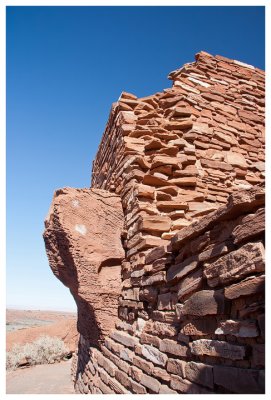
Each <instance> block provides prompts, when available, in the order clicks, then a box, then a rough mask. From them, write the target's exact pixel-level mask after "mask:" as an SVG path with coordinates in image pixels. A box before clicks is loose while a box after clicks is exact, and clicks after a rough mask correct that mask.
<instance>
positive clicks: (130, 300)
mask: <svg viewBox="0 0 271 400" xmlns="http://www.w3.org/2000/svg"><path fill="white" fill-rule="evenodd" d="M169 77H170V79H172V80H173V86H172V88H170V89H165V90H164V91H163V92H161V93H156V94H154V95H151V96H148V97H145V98H140V99H139V98H137V97H136V96H134V95H132V94H128V93H122V95H121V96H120V98H119V100H118V102H117V103H115V104H113V106H112V109H111V112H110V116H109V120H108V124H107V126H106V129H105V133H104V135H103V138H102V141H101V144H100V147H99V150H98V153H97V156H96V159H95V160H94V163H93V170H92V189H83V190H79V189H63V190H60V191H58V192H57V193H56V195H55V198H54V200H53V203H52V206H51V210H50V213H49V216H48V218H47V220H46V230H45V234H44V237H45V242H46V248H47V254H48V257H49V262H50V266H51V268H52V270H53V272H54V273H55V275H56V276H57V277H58V278H59V279H61V280H62V282H63V283H64V284H66V286H68V287H69V288H70V290H71V292H72V294H73V295H74V297H75V299H76V302H77V304H78V326H79V331H80V333H81V335H80V341H79V344H78V351H77V353H76V355H75V357H74V360H73V370H72V373H73V377H74V383H75V388H76V391H77V392H78V393H80V392H81V393H142V394H144V393H161V394H162V393H263V392H264V375H263V374H264V320H265V319H264V190H263V188H264V147H265V142H264V72H263V71H261V70H259V69H257V68H254V67H253V66H250V65H246V64H243V63H241V62H239V61H235V60H229V59H227V58H225V57H221V56H216V57H213V56H211V55H210V54H207V53H205V52H201V53H199V54H197V55H196V61H195V62H194V63H190V64H186V65H184V67H183V68H181V69H179V70H177V71H174V72H172V73H171V74H170V75H169ZM79 204H80V205H79ZM111 313H112V319H110V314H111Z"/></svg>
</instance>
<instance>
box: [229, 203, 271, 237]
mask: <svg viewBox="0 0 271 400" xmlns="http://www.w3.org/2000/svg"><path fill="white" fill-rule="evenodd" d="M264 230H265V210H264V209H263V208H260V209H259V210H257V211H256V213H255V214H249V215H246V216H245V217H243V218H242V219H241V223H240V224H239V225H237V226H236V227H235V228H234V229H233V231H232V236H233V238H234V243H235V244H239V243H240V242H242V241H244V240H248V239H250V238H253V237H255V236H257V235H259V234H262V233H263V232H264Z"/></svg>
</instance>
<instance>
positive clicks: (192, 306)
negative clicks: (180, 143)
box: [177, 290, 224, 317]
mask: <svg viewBox="0 0 271 400" xmlns="http://www.w3.org/2000/svg"><path fill="white" fill-rule="evenodd" d="M223 312H224V296H223V294H222V293H221V292H220V291H214V290H201V291H199V292H197V293H194V294H192V296H191V297H189V299H188V300H187V301H186V302H185V303H184V304H183V305H182V304H181V305H178V308H177V313H178V316H179V317H181V316H183V315H195V316H199V317H200V316H204V315H212V314H215V315H216V314H223Z"/></svg>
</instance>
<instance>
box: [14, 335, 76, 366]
mask: <svg viewBox="0 0 271 400" xmlns="http://www.w3.org/2000/svg"><path fill="white" fill-rule="evenodd" d="M68 353H69V350H68V349H67V347H66V346H65V344H64V342H63V341H62V340H61V339H59V338H57V337H50V336H42V337H40V338H39V339H37V340H35V341H34V342H33V343H27V344H25V345H24V346H20V345H15V346H13V348H12V350H11V351H9V352H8V353H7V359H6V368H7V369H16V368H17V367H18V365H19V364H20V363H21V362H22V360H24V361H25V362H28V363H29V364H30V365H36V364H50V363H53V362H55V361H60V360H62V359H63V358H64V357H65V356H66V355H67V354H68Z"/></svg>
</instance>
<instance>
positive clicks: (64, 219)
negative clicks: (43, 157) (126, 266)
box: [43, 188, 124, 346]
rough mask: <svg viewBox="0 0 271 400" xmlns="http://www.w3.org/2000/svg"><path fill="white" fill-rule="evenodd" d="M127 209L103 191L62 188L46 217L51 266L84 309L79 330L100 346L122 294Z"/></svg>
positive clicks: (115, 315) (79, 315)
mask: <svg viewBox="0 0 271 400" xmlns="http://www.w3.org/2000/svg"><path fill="white" fill-rule="evenodd" d="M122 230H123V212H122V206H121V201H120V198H119V196H118V195H116V194H113V193H109V192H107V191H105V190H101V189H72V188H64V189H60V190H57V191H56V192H55V194H54V198H53V201H52V204H51V207H50V210H49V213H48V216H47V217H46V219H45V232H44V235H43V236H44V241H45V246H46V252H47V256H48V259H49V263H50V267H51V269H52V271H53V273H54V274H55V276H56V277H57V278H58V279H60V280H61V282H62V283H64V285H65V286H67V287H68V288H69V289H70V291H71V293H72V295H73V297H74V299H75V301H76V304H77V307H78V324H77V325H78V331H79V332H80V333H81V334H82V335H83V336H84V337H85V338H87V339H88V340H89V341H90V343H91V344H92V345H95V346H99V344H100V342H101V341H102V340H103V337H104V336H105V335H107V334H108V333H109V331H110V330H111V329H112V328H114V326H115V321H116V319H117V313H118V297H119V295H120V292H121V261H122V259H123V258H124V250H123V247H122V242H121V234H122Z"/></svg>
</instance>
